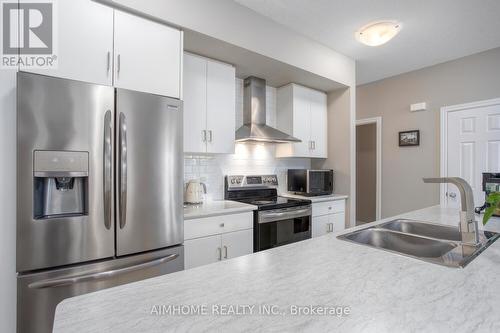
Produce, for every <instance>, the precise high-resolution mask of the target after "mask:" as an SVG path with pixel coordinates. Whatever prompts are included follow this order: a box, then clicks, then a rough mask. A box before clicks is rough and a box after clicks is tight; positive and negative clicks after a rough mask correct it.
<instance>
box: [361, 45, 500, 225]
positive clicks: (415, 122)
mask: <svg viewBox="0 0 500 333" xmlns="http://www.w3.org/2000/svg"><path fill="white" fill-rule="evenodd" d="M356 94H357V100H356V103H357V110H356V112H357V113H356V117H357V119H363V118H371V117H376V116H381V117H382V119H383V127H382V217H388V216H393V215H395V214H398V213H402V212H406V211H411V210H415V209H419V208H423V207H427V206H431V205H435V204H438V203H439V189H438V187H437V186H430V185H424V184H423V182H422V177H429V176H439V154H440V153H439V149H440V148H439V112H440V108H441V107H442V106H447V105H455V104H462V103H467V102H473V101H479V100H485V99H490V98H498V97H500V48H497V49H494V50H490V51H486V52H483V53H479V54H476V55H472V56H468V57H465V58H461V59H458V60H454V61H450V62H446V63H443V64H440V65H436V66H432V67H428V68H424V69H421V70H417V71H413V72H410V73H406V74H402V75H398V76H395V77H392V78H388V79H384V80H381V81H377V82H374V83H369V84H366V85H361V86H359V87H358V88H357V91H356ZM418 102H427V111H423V112H414V113H412V112H410V111H409V106H410V104H412V103H418ZM410 129H419V130H420V146H419V147H401V148H400V147H398V132H399V131H403V130H410Z"/></svg>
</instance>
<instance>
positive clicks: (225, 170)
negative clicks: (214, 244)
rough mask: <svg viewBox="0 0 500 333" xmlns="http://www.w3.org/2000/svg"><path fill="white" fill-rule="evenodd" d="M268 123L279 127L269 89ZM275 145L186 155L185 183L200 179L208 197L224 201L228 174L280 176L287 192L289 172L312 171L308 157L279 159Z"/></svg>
mask: <svg viewBox="0 0 500 333" xmlns="http://www.w3.org/2000/svg"><path fill="white" fill-rule="evenodd" d="M235 84H236V129H238V128H239V127H240V126H241V125H243V80H241V79H236V83H235ZM266 109H267V117H266V120H267V124H268V125H270V126H276V88H273V87H269V86H268V87H266ZM275 156H276V155H275V145H274V144H263V143H237V144H236V148H235V153H234V154H227V155H200V156H194V155H185V156H184V181H185V182H187V181H189V180H190V179H200V180H201V181H202V182H204V183H205V184H206V185H207V192H208V193H207V198H208V199H213V200H220V199H223V198H224V176H225V175H238V174H240V175H252V174H254V175H258V174H277V175H278V182H279V190H280V191H285V190H286V170H287V169H290V168H310V167H311V160H310V159H308V158H280V159H277V158H275Z"/></svg>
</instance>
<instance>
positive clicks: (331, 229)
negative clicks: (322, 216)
mask: <svg viewBox="0 0 500 333" xmlns="http://www.w3.org/2000/svg"><path fill="white" fill-rule="evenodd" d="M330 232H333V223H330Z"/></svg>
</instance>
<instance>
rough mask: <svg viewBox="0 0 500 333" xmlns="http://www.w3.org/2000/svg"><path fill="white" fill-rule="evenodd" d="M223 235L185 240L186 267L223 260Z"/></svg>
mask: <svg viewBox="0 0 500 333" xmlns="http://www.w3.org/2000/svg"><path fill="white" fill-rule="evenodd" d="M221 251H222V249H221V236H220V235H215V236H209V237H202V238H196V239H189V240H186V241H184V268H185V269H188V268H193V267H197V266H202V265H206V264H211V263H214V262H217V261H219V260H221V258H222V252H221Z"/></svg>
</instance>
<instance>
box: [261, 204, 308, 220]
mask: <svg viewBox="0 0 500 333" xmlns="http://www.w3.org/2000/svg"><path fill="white" fill-rule="evenodd" d="M311 213H312V211H311V207H310V206H309V207H307V208H303V209H296V210H287V211H284V212H266V211H263V212H260V213H259V215H258V223H268V222H275V221H280V220H287V219H291V218H300V217H308V216H311Z"/></svg>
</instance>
